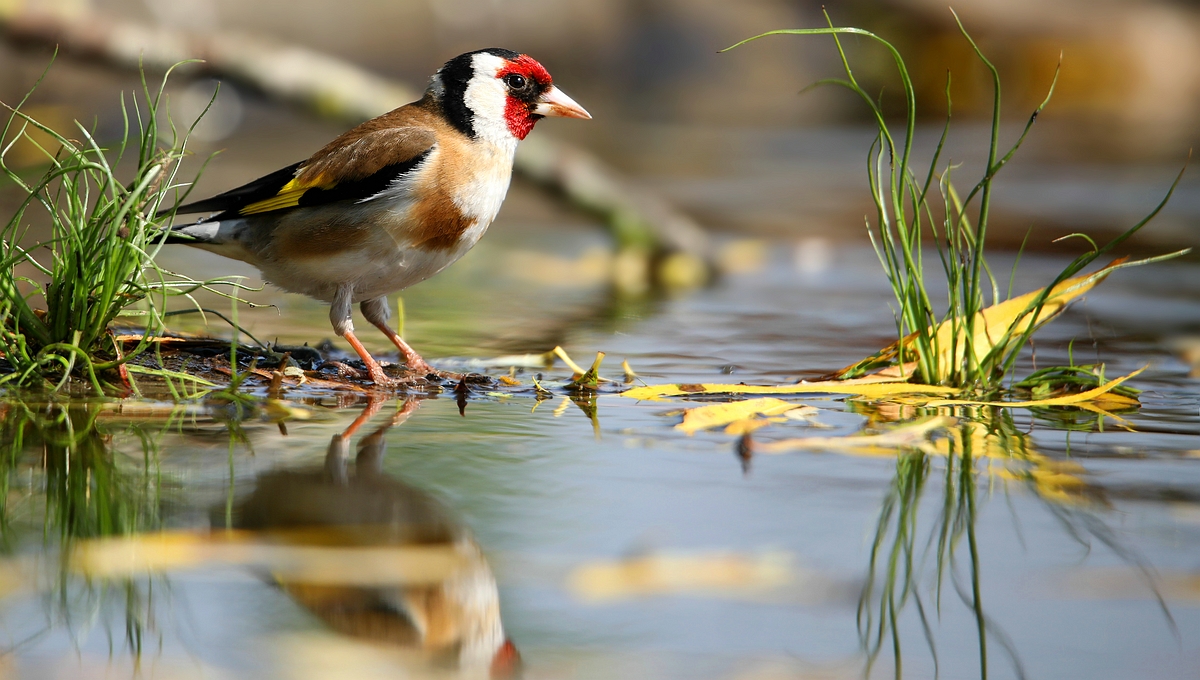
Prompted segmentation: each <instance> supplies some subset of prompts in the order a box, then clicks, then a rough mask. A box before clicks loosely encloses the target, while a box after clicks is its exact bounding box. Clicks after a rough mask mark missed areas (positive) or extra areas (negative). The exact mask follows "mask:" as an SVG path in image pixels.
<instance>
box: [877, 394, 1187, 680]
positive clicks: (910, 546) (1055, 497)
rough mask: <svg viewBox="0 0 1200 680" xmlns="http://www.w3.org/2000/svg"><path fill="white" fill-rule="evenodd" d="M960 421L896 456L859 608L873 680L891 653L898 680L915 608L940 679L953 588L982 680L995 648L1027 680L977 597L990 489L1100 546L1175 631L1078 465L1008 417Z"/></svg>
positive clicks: (883, 412) (961, 417)
mask: <svg viewBox="0 0 1200 680" xmlns="http://www.w3.org/2000/svg"><path fill="white" fill-rule="evenodd" d="M856 408H857V410H859V411H862V412H865V413H866V415H867V416H868V418H869V419H870V420H871V421H872V422H873V423H874V425H873V426H878V425H880V423H881V422H884V421H887V420H890V419H891V418H895V417H902V416H903V417H906V418H911V417H912V415H913V414H911V413H904V414H899V413H893V412H891V411H890V410H888V409H881V408H879V407H878V406H877V405H863V404H859V405H857V406H856ZM943 411H945V409H943ZM954 415H955V416H956V419H954V420H950V421H947V422H950V423H953V424H952V425H951V426H949V427H946V428H943V430H942V432H941V436H937V437H934V438H932V439H930V440H928V441H927V442H924V443H923V444H921V445H918V446H912V447H909V448H906V449H903V450H901V451H900V452H899V454H898V455H897V459H896V472H895V476H894V477H893V479H892V482H891V484H890V486H889V488H888V491H887V494H886V495H885V497H884V499H883V502H882V505H881V508H880V512H879V518H878V521H877V523H876V526H875V532H874V537H873V541H872V544H871V550H870V557H869V561H868V565H867V580H866V583H865V585H864V587H863V590H862V593H861V595H860V598H859V604H858V627H859V635H860V638H861V643H862V646H863V649H864V650H865V653H866V656H867V674H868V675H870V673H871V670H872V669H873V668H874V667H875V665H876V663H877V661H878V660H879V659H880V657H881V655H882V654H883V652H885V651H887V650H890V652H891V655H892V658H893V662H894V674H895V677H896V678H900V677H902V675H903V667H904V664H903V658H904V653H903V652H904V649H905V647H906V646H905V645H904V644H902V643H903V641H902V639H901V629H902V628H903V626H902V624H901V621H900V619H901V615H902V612H903V611H904V609H905V608H906V607H908V606H909V605H912V607H913V608H915V610H916V615H917V618H918V620H919V622H920V625H921V630H922V631H923V634H924V637H925V641H926V644H927V647H928V651H929V653H930V655H931V656H932V659H933V665H934V669H935V674H936V673H937V671H938V650H937V643H936V635H935V632H934V624H935V623H936V621H937V620H938V619H940V617H941V614H942V611H943V594H944V591H945V590H946V588H947V587H949V588H951V589H952V592H953V593H954V594H955V595H956V596H957V597H958V599H959V600H960V601H961V602H962V604H963V605H964V606H965V607H967V608H968V610H969V612H970V615H971V616H972V618H973V619H974V622H975V629H976V632H975V636H976V639H977V641H978V653H977V656H978V664H979V676H980V678H985V679H986V678H987V677H988V675H989V673H990V670H991V669H990V665H989V664H990V660H989V659H990V657H989V653H990V652H991V651H994V650H992V649H991V648H992V647H995V646H996V645H999V649H1000V650H1001V651H1002V652H1003V654H1004V656H1005V657H1007V659H1008V660H1009V662H1010V663H1011V665H1012V667H1013V672H1014V673H1015V675H1016V676H1017V677H1025V672H1024V669H1023V668H1022V664H1021V661H1020V658H1019V656H1018V653H1017V650H1016V649H1015V647H1014V645H1013V644H1012V642H1011V641H1010V639H1009V638H1008V636H1007V635H1006V634H1005V633H1004V631H1003V630H1002V629H1001V628H1000V627H999V626H998V625H997V623H996V622H995V621H994V620H992V619H991V618H989V617H988V616H987V614H986V613H985V606H984V605H985V603H984V600H983V597H982V595H981V581H982V574H983V564H982V563H981V560H980V554H979V548H978V545H979V544H978V539H977V535H976V528H977V518H978V512H979V506H980V500H981V499H980V496H979V491H980V490H981V488H991V485H992V484H993V483H994V481H996V480H998V481H1001V482H1016V483H1020V484H1022V485H1023V486H1024V487H1025V488H1026V489H1028V490H1029V491H1030V492H1032V493H1033V494H1035V495H1036V496H1037V497H1038V498H1040V499H1041V500H1042V501H1043V502H1044V503H1045V504H1046V506H1047V508H1048V509H1049V510H1050V511H1051V513H1052V514H1053V515H1054V516H1055V517H1056V518H1057V519H1059V520H1060V522H1061V526H1062V527H1063V528H1064V530H1065V533H1066V534H1067V536H1068V537H1069V538H1070V539H1071V540H1072V541H1075V542H1077V543H1079V544H1080V545H1082V546H1083V547H1084V548H1085V549H1090V547H1091V539H1092V538H1094V539H1096V540H1097V541H1099V542H1100V543H1101V544H1103V545H1105V546H1106V547H1108V548H1109V549H1110V550H1112V551H1113V553H1114V554H1116V555H1117V556H1118V557H1120V558H1121V559H1122V560H1123V561H1125V562H1126V563H1128V564H1129V565H1131V566H1133V567H1134V568H1135V569H1136V570H1137V571H1138V572H1139V573H1140V574H1141V576H1142V578H1143V579H1144V581H1145V582H1146V584H1147V585H1148V586H1149V589H1150V590H1151V591H1153V592H1154V594H1155V597H1156V598H1157V599H1158V602H1159V604H1160V606H1161V608H1162V611H1163V613H1164V615H1165V616H1166V618H1167V621H1168V624H1169V625H1171V626H1172V627H1174V624H1173V620H1172V618H1171V614H1170V612H1169V611H1168V609H1167V607H1166V603H1165V601H1164V600H1163V598H1162V597H1161V595H1159V593H1158V590H1157V587H1156V584H1155V581H1154V578H1153V575H1152V573H1151V571H1150V568H1149V566H1148V564H1146V563H1145V561H1144V560H1143V559H1142V558H1141V557H1140V556H1139V555H1138V554H1137V553H1136V552H1135V551H1133V550H1132V549H1130V548H1128V547H1126V546H1124V545H1122V544H1121V542H1120V541H1119V540H1118V539H1117V538H1116V535H1115V533H1114V532H1113V531H1112V530H1111V529H1110V528H1109V527H1108V526H1107V525H1106V523H1105V522H1104V521H1103V519H1102V518H1101V517H1099V516H1098V515H1097V513H1096V512H1095V509H1096V508H1099V507H1105V506H1106V504H1105V503H1104V500H1103V494H1102V492H1101V491H1100V490H1099V489H1098V488H1095V487H1093V486H1092V485H1090V484H1089V483H1088V482H1087V481H1086V477H1085V475H1086V470H1085V469H1084V468H1083V467H1082V466H1081V465H1079V464H1078V463H1076V462H1074V461H1072V460H1070V459H1069V455H1068V457H1067V458H1066V459H1057V458H1051V457H1048V456H1046V455H1044V454H1042V453H1040V452H1038V451H1036V450H1035V449H1034V447H1033V446H1032V444H1031V441H1030V438H1029V436H1028V435H1027V434H1025V433H1023V432H1021V431H1020V430H1018V429H1017V426H1016V424H1015V422H1014V420H1013V418H1012V415H1011V413H1010V412H1008V411H1001V410H999V409H969V410H966V409H957V411H956V412H955V413H954ZM942 417H943V418H945V416H944V415H943V416H942ZM1093 425H1095V422H1093ZM1068 454H1069V440H1068ZM939 465H940V466H941V469H940V470H939ZM934 475H940V476H941V478H942V485H941V492H942V493H941V498H940V503H939V505H938V506H937V507H936V508H925V509H924V510H923V509H922V507H921V506H922V501H923V500H924V499H925V498H926V496H927V486H928V485H929V483H930V482H931V479H932V478H933V476H934ZM983 485H987V487H984V486H983Z"/></svg>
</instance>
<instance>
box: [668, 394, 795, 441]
mask: <svg viewBox="0 0 1200 680" xmlns="http://www.w3.org/2000/svg"><path fill="white" fill-rule="evenodd" d="M800 406H801V404H793V403H791V402H787V401H784V400H782V399H776V398H775V397H762V398H761V399H747V400H745V401H730V402H725V403H721V404H710V405H709V406H700V407H697V408H690V409H688V410H686V411H684V412H683V422H681V423H679V424H678V425H676V426H675V428H676V429H679V430H683V431H684V432H687V433H688V434H694V433H696V432H698V431H700V430H707V429H708V428H710V427H720V426H721V425H729V424H730V423H734V422H738V421H745V420H748V419H751V418H753V417H754V416H774V415H780V414H782V413H786V412H787V411H791V410H792V409H795V408H799V407H800ZM738 434H741V433H740V432H739V433H738Z"/></svg>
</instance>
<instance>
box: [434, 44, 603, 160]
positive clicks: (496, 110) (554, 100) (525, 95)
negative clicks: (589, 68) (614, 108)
mask: <svg viewBox="0 0 1200 680" xmlns="http://www.w3.org/2000/svg"><path fill="white" fill-rule="evenodd" d="M428 94H430V95H432V96H433V97H435V98H436V99H438V100H440V101H441V103H442V110H443V112H444V113H445V115H446V118H447V119H448V120H449V121H450V123H451V124H452V125H454V127H456V128H457V129H458V130H459V131H461V132H463V133H464V134H466V135H467V136H469V137H472V138H482V139H487V140H489V141H492V142H497V143H503V142H511V141H512V140H519V139H525V135H527V134H529V131H530V130H532V129H533V124H534V123H536V122H537V121H538V120H539V119H541V118H543V117H545V116H562V117H566V118H591V117H592V116H591V115H590V114H589V113H588V112H587V111H585V110H584V108H583V107H582V106H580V105H579V104H576V103H575V101H574V100H573V99H571V98H570V97H568V96H567V95H566V94H564V93H563V91H562V90H560V89H558V88H557V87H555V85H554V83H553V81H552V80H551V78H550V73H549V72H547V71H546V69H545V67H543V66H542V65H541V64H539V63H538V62H537V60H536V59H534V58H533V57H530V56H529V55H527V54H518V53H517V52H513V51H511V50H505V49H500V48H498V47H492V48H488V49H485V50H478V51H475V52H468V53H466V54H460V55H459V56H457V57H455V58H453V59H451V60H450V61H448V62H446V65H445V66H443V67H442V68H441V69H439V70H438V72H437V74H435V75H434V76H433V80H432V82H431V83H430V85H429V91H428Z"/></svg>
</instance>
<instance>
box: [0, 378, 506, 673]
mask: <svg viewBox="0 0 1200 680" xmlns="http://www.w3.org/2000/svg"><path fill="white" fill-rule="evenodd" d="M386 403H393V402H386V401H385V400H383V399H381V398H372V399H369V400H368V401H367V402H366V405H365V407H364V408H363V409H362V411H361V412H360V413H359V415H358V417H357V418H356V419H354V421H353V422H352V423H351V424H350V425H349V427H347V428H346V429H345V430H343V431H341V432H338V433H337V434H335V435H334V436H333V437H332V439H331V440H330V443H329V446H328V449H327V451H326V455H325V457H324V460H323V461H322V462H321V463H320V464H318V465H315V466H307V467H306V466H304V465H299V466H296V465H289V466H286V467H282V468H278V469H273V470H269V471H266V472H263V473H261V474H260V475H258V477H256V478H255V479H254V480H253V484H252V488H249V489H247V488H246V484H245V482H244V480H243V482H241V483H236V484H235V477H236V472H237V469H236V465H237V461H236V460H235V458H234V456H233V453H232V452H233V451H234V450H235V449H239V450H240V449H242V447H243V445H244V444H248V439H247V432H246V431H245V430H244V427H245V426H247V425H248V424H249V423H248V422H247V419H251V420H253V419H267V420H276V419H277V418H276V416H278V414H275V415H272V413H271V412H270V411H271V409H269V408H267V406H266V405H264V404H265V402H264V404H256V403H250V402H247V403H241V402H239V403H237V404H233V405H231V404H228V403H213V404H210V405H209V406H207V407H203V408H198V407H197V408H192V409H191V411H190V413H191V415H192V416H199V415H200V414H201V413H203V420H207V421H210V422H215V423H220V424H221V425H224V430H225V437H227V438H228V440H229V446H230V451H231V453H230V458H229V461H230V485H229V491H228V493H227V494H221V493H220V492H219V491H218V492H216V493H211V495H210V501H206V502H205V503H204V504H203V505H201V506H200V507H206V506H207V507H209V508H210V511H209V513H208V514H209V520H210V522H209V524H210V526H207V527H192V528H185V529H182V530H180V529H177V528H173V527H178V526H179V524H180V522H181V521H183V522H191V523H193V524H194V523H195V522H196V520H197V517H196V516H195V513H189V512H188V510H187V509H188V508H189V507H191V508H195V506H196V503H195V499H194V498H192V499H189V492H188V491H187V490H186V489H184V488H183V485H182V484H173V483H172V482H171V477H170V475H169V474H164V472H163V467H162V465H161V464H160V460H159V458H160V457H159V451H160V448H161V447H162V445H163V444H164V442H165V441H173V439H172V440H167V439H166V438H167V437H172V438H173V437H177V436H184V437H187V436H188V431H189V430H190V429H191V428H190V426H189V427H181V424H182V423H183V420H184V419H182V418H180V417H179V414H180V413H185V412H187V411H185V410H181V409H179V408H166V407H165V406H164V408H162V409H160V410H157V411H156V413H157V414H158V415H159V416H160V417H157V418H146V419H138V420H137V421H136V422H130V421H128V420H126V419H124V418H123V417H122V416H121V415H120V413H119V409H120V406H119V405H118V404H114V403H112V402H107V403H105V402H95V403H88V402H73V403H71V404H69V405H60V404H43V405H32V404H24V403H20V402H9V403H6V404H4V407H3V409H4V410H3V414H2V415H3V417H2V418H0V436H2V437H3V438H2V439H0V442H2V443H3V449H0V450H2V451H3V452H4V453H5V454H6V456H5V459H4V461H3V465H0V485H2V487H3V489H4V490H5V491H7V492H8V493H6V494H5V496H4V499H5V500H4V502H3V503H2V504H0V521H2V522H3V523H2V525H0V539H2V540H3V544H4V549H5V552H6V554H7V559H5V560H0V594H3V593H11V594H17V595H20V596H21V597H20V598H17V599H12V600H9V601H7V602H5V605H4V609H3V617H4V622H5V624H7V625H8V627H9V628H10V629H11V630H12V631H13V632H12V633H11V634H12V635H13V636H14V638H20V640H19V641H17V642H15V643H13V644H12V645H11V646H10V648H9V650H8V651H10V652H15V651H19V652H23V653H30V652H33V650H34V649H35V647H36V648H37V649H39V650H40V649H43V645H41V644H40V643H41V642H43V641H46V642H47V643H48V644H49V645H50V646H51V647H52V646H53V644H54V643H50V642H49V641H50V640H55V639H59V640H61V638H63V636H64V635H65V636H66V637H67V638H68V639H69V640H70V642H71V644H72V645H73V646H74V648H75V649H76V651H77V652H78V653H79V654H80V655H83V654H84V653H85V652H86V650H89V649H92V648H94V647H95V643H96V642H97V641H99V642H104V641H107V649H108V652H109V663H110V664H112V663H115V662H117V661H118V660H117V659H115V658H114V654H115V653H116V652H117V651H118V650H120V651H122V653H123V654H125V655H126V656H125V660H126V661H127V662H132V663H133V664H134V667H135V668H137V667H139V666H140V665H141V664H142V663H143V658H142V657H143V653H144V652H147V651H151V650H155V649H157V650H159V655H161V651H162V649H163V648H164V639H165V638H167V639H171V640H172V641H173V640H174V639H175V637H177V635H176V633H183V634H184V637H181V638H180V640H181V641H182V640H184V638H190V637H191V634H190V633H187V632H186V631H182V630H180V631H176V630H175V629H176V628H179V627H180V626H181V625H182V624H183V623H184V622H183V621H180V620H177V619H178V617H179V613H180V611H178V607H175V606H173V603H172V600H173V599H176V600H178V599H179V598H178V595H179V593H177V592H176V591H178V581H176V583H174V584H173V583H172V580H171V579H170V578H169V577H168V575H169V574H171V573H174V572H179V571H181V570H190V571H197V570H205V571H209V570H212V569H221V568H225V569H228V568H233V569H235V570H241V571H243V572H249V573H254V574H260V575H262V577H263V578H264V579H265V580H267V581H269V582H271V583H273V584H274V585H275V586H277V587H278V589H279V590H278V591H272V592H281V593H283V594H286V595H287V596H288V597H290V598H291V600H292V601H294V602H295V603H297V604H299V605H300V606H301V607H303V608H304V609H305V610H307V611H308V612H309V613H311V614H312V615H313V616H314V617H316V619H318V620H320V621H321V622H323V623H324V624H325V626H326V627H327V628H328V629H329V630H331V631H333V632H336V633H339V634H341V637H340V639H341V640H342V641H341V642H337V641H336V639H335V638H337V636H320V637H314V638H313V639H312V640H311V641H310V643H306V646H305V649H306V653H311V654H312V655H314V656H313V658H312V660H313V662H314V663H317V664H318V665H320V664H321V663H322V659H324V656H322V655H325V656H330V657H331V658H332V657H333V656H336V655H338V654H340V653H342V652H343V651H344V650H343V649H342V648H343V647H345V646H346V645H352V644H361V643H366V644H368V645H379V644H383V645H384V646H385V647H386V649H387V650H388V651H387V652H386V653H385V654H384V656H385V657H386V658H387V659H388V661H387V662H386V663H388V664H392V665H395V667H396V668H397V670H403V669H411V670H415V671H417V672H418V673H420V674H423V673H425V672H427V671H430V670H436V669H459V670H463V671H471V670H475V671H478V670H485V671H487V672H489V673H492V676H493V677H508V676H511V675H512V674H513V673H515V672H517V671H518V670H519V667H520V656H519V654H518V653H517V651H516V648H515V647H514V646H513V644H512V643H511V642H510V641H509V640H508V639H507V637H506V636H505V633H504V629H503V626H502V623H501V620H500V606H499V593H498V589H497V586H496V581H495V578H494V577H493V575H492V572H491V568H490V566H489V565H488V563H487V561H486V560H485V558H484V556H483V552H482V550H481V548H480V547H479V545H478V544H477V543H476V542H475V540H474V538H473V536H472V534H471V532H470V530H469V529H467V528H466V527H465V526H464V525H463V524H462V523H461V522H459V521H458V519H457V517H456V515H455V513H454V512H452V511H451V510H450V509H448V508H447V507H446V506H445V505H443V504H442V503H441V502H440V501H439V500H438V499H436V498H435V497H433V496H431V495H430V494H428V493H426V492H424V491H423V490H421V489H419V488H417V487H414V486H412V485H409V484H408V483H406V482H405V481H403V480H402V479H399V478H397V477H394V476H392V475H390V474H387V473H385V472H384V458H385V454H386V438H387V434H388V432H389V431H391V429H392V428H393V427H395V426H397V425H399V424H401V423H403V422H404V421H405V420H407V419H408V418H409V416H410V415H411V414H412V413H413V412H414V411H415V410H416V408H417V406H418V404H419V401H418V400H415V399H414V400H410V401H407V402H404V403H403V404H402V405H399V407H398V408H397V409H396V411H395V412H394V413H393V414H392V415H391V416H390V417H386V418H384V419H383V422H382V423H381V424H379V425H377V426H376V427H375V428H374V429H373V430H371V431H370V432H369V433H368V434H366V435H365V436H362V437H361V440H360V441H359V442H358V449H357V455H352V450H353V449H352V443H353V440H354V438H355V437H356V436H358V433H359V431H360V430H361V429H363V428H364V427H366V426H367V425H368V423H370V422H373V421H375V420H376V416H379V415H380V412H381V410H382V408H383V406H384V405H385V404H386ZM142 406H146V407H148V408H150V409H151V410H154V407H153V405H148V404H138V405H135V408H137V407H142ZM143 415H144V414H143ZM202 429H208V428H202ZM281 429H282V428H281ZM209 434H211V432H210V433H209ZM202 436H206V435H202ZM209 438H210V440H211V437H209ZM209 444H210V446H209V450H210V451H212V452H213V453H215V454H216V455H218V456H219V455H220V454H219V453H217V452H218V451H219V447H217V446H211V444H217V442H215V441H210V442H209ZM260 446H261V445H260ZM239 460H240V459H239ZM218 465H219V464H218ZM168 469H171V468H168ZM213 469H214V470H218V469H219V467H214V468H213ZM212 491H216V489H212ZM202 495H203V494H202ZM222 496H225V497H224V498H222ZM212 501H216V503H215V504H213V505H211V506H209V505H208V503H210V502H212ZM178 510H183V512H182V513H180V512H178ZM189 518H190V519H189ZM200 521H201V523H203V519H200ZM185 599H186V598H185ZM180 602H183V600H180ZM183 603H184V604H186V603H185V602H183ZM28 611H33V612H35V616H36V613H40V614H41V615H42V616H41V617H40V618H42V619H44V621H43V622H42V623H41V624H40V625H38V626H33V625H32V624H31V621H30V619H29V617H28V615H27V614H22V613H21V612H28ZM193 623H194V622H193ZM210 623H211V622H210ZM35 628H36V629H35ZM26 630H28V631H29V632H28V634H26V633H25V631H26ZM94 632H99V633H100V638H99V640H97V638H96V636H95V635H94V634H93V633H94ZM168 633H170V635H168ZM264 635H268V637H265V638H263V639H262V640H261V642H265V643H268V644H270V643H272V642H274V638H272V637H269V634H267V633H264ZM122 639H123V641H122ZM284 642H286V640H285V641H284ZM172 644H173V643H172ZM364 658H369V659H375V660H378V659H379V658H380V657H379V656H378V653H377V652H372V653H371V654H369V655H367V657H364ZM325 660H326V661H327V660H328V659H325ZM154 663H155V664H158V663H159V659H158V656H155V661H154ZM300 670H301V671H302V672H301V673H300V675H299V677H320V675H319V674H317V673H315V672H314V671H313V670H311V669H308V670H305V669H300ZM347 673H348V675H347V677H353V676H354V673H353V672H352V671H347Z"/></svg>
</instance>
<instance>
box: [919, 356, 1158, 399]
mask: <svg viewBox="0 0 1200 680" xmlns="http://www.w3.org/2000/svg"><path fill="white" fill-rule="evenodd" d="M1144 370H1146V367H1145V366H1143V367H1141V368H1139V369H1138V370H1136V371H1134V372H1133V373H1130V374H1129V375H1125V376H1121V377H1120V378H1117V379H1115V380H1109V381H1108V382H1106V383H1104V384H1103V385H1101V386H1099V387H1094V388H1092V389H1090V390H1088V391H1086V392H1079V393H1078V394H1067V395H1063V396H1061V397H1051V398H1049V399H1036V400H1034V401H968V400H962V399H939V400H935V401H930V402H928V403H926V404H925V406H929V407H933V408H936V407H938V406H996V407H1000V408H1030V407H1037V406H1071V405H1075V404H1082V403H1084V402H1088V401H1094V400H1096V399H1098V398H1099V397H1102V396H1104V395H1105V394H1106V393H1108V392H1109V391H1110V390H1112V389H1114V388H1116V387H1117V386H1118V385H1120V384H1121V383H1123V382H1125V381H1126V380H1129V379H1130V378H1132V377H1134V376H1136V375H1138V374H1139V373H1141V372H1142V371H1144Z"/></svg>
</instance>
